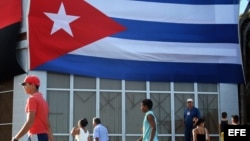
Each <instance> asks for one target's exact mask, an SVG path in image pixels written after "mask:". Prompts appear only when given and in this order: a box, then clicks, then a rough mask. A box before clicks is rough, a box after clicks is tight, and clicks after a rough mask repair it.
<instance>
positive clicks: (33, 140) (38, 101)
mask: <svg viewBox="0 0 250 141" xmlns="http://www.w3.org/2000/svg"><path fill="white" fill-rule="evenodd" d="M21 85H22V86H23V88H24V91H25V93H26V94H28V95H29V98H28V99H27V103H26V107H25V112H26V114H27V120H26V122H25V123H24V125H23V126H22V128H21V129H20V130H19V132H18V133H17V134H16V135H15V136H14V137H13V139H12V141H18V139H20V138H21V137H22V136H24V135H25V134H26V133H28V135H29V139H28V140H29V141H53V136H52V130H51V128H50V123H49V117H48V115H49V106H48V104H47V102H46V101H45V99H44V98H43V96H42V94H41V93H40V92H39V91H38V89H39V86H40V80H39V78H38V77H37V76H35V75H29V76H27V77H26V78H25V79H24V82H22V83H21Z"/></svg>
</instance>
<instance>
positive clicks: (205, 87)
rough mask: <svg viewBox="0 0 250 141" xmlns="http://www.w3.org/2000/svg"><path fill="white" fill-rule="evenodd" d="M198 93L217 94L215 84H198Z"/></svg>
mask: <svg viewBox="0 0 250 141" xmlns="http://www.w3.org/2000/svg"><path fill="white" fill-rule="evenodd" d="M197 85H198V92H217V84H204V83H198V84H197Z"/></svg>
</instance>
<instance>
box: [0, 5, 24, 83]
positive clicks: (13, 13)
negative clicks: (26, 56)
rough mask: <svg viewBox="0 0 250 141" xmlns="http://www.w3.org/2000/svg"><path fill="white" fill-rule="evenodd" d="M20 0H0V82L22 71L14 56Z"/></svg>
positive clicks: (20, 14) (18, 24)
mask: <svg viewBox="0 0 250 141" xmlns="http://www.w3.org/2000/svg"><path fill="white" fill-rule="evenodd" d="M21 2H22V1H21V0H0V10H1V12H0V82H2V81H5V80H7V79H13V77H14V76H15V75H18V74H21V73H24V70H23V69H22V68H21V67H20V65H19V63H18V60H17V57H16V47H17V42H18V34H19V32H20V28H21V19H22V13H21V12H22V10H21V7H22V4H21Z"/></svg>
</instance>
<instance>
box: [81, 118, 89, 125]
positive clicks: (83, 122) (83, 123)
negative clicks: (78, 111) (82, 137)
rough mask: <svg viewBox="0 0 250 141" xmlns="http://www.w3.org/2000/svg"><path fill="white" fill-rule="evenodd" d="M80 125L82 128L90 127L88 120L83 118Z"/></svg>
mask: <svg viewBox="0 0 250 141" xmlns="http://www.w3.org/2000/svg"><path fill="white" fill-rule="evenodd" d="M80 125H81V126H82V127H86V126H87V125H88V120H87V119H86V118H83V119H81V120H80Z"/></svg>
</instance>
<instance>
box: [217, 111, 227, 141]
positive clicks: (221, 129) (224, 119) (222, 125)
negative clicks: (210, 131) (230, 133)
mask: <svg viewBox="0 0 250 141" xmlns="http://www.w3.org/2000/svg"><path fill="white" fill-rule="evenodd" d="M228 123H229V122H228V119H227V112H222V113H221V121H220V123H219V134H220V141H224V131H225V126H227V125H228Z"/></svg>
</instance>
